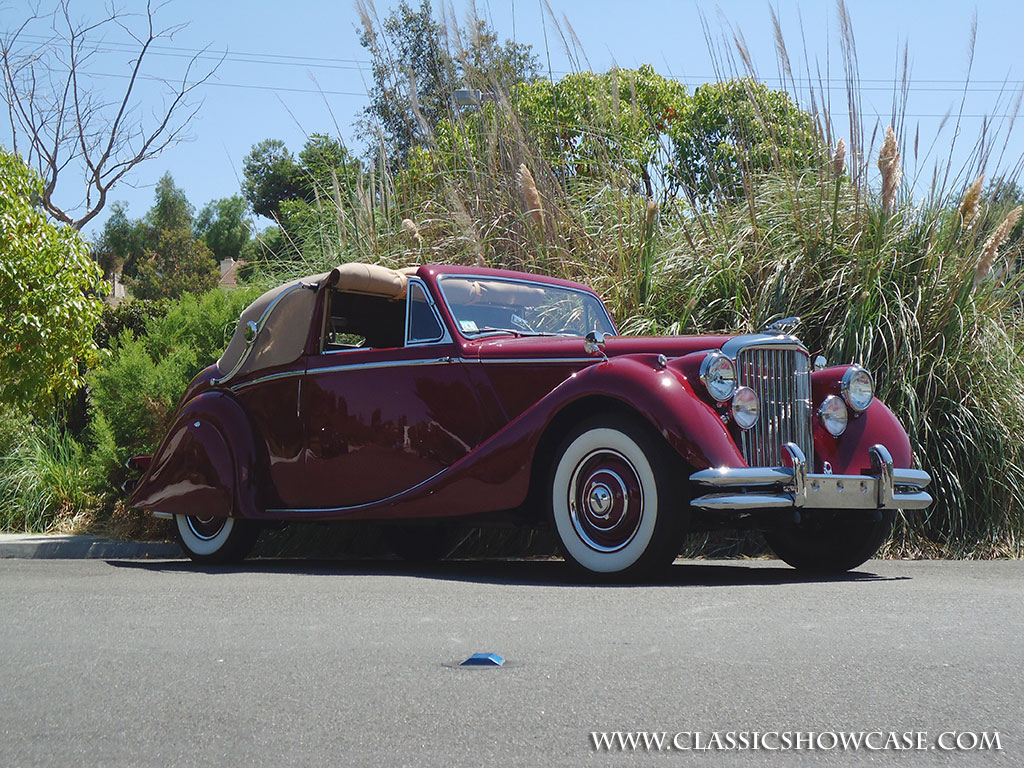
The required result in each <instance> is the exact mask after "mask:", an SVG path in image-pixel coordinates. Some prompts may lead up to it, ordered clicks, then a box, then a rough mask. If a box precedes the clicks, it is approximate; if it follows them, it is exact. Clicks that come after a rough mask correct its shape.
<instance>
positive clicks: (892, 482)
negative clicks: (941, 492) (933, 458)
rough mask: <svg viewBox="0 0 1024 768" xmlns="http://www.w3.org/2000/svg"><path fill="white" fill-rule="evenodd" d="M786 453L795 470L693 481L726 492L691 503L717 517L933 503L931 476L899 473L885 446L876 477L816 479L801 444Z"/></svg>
mask: <svg viewBox="0 0 1024 768" xmlns="http://www.w3.org/2000/svg"><path fill="white" fill-rule="evenodd" d="M784 448H785V449H786V451H787V452H788V453H789V456H790V459H791V460H792V467H722V468H720V469H703V470H701V471H700V472H694V473H693V474H692V475H690V480H692V481H693V482H695V483H699V484H701V485H706V486H711V487H713V488H718V489H725V491H724V492H719V493H709V494H707V495H706V496H700V497H698V498H696V499H694V500H693V501H691V502H690V504H692V505H693V506H695V507H698V508H700V509H706V510H709V511H715V512H743V511H748V510H755V509H793V508H799V507H809V508H815V509H878V510H881V509H923V508H924V507H927V506H928V505H929V504H931V501H932V497H931V496H930V495H928V494H927V493H925V491H924V488H925V487H926V486H927V485H928V483H930V482H931V477H929V476H928V473H927V472H922V471H920V470H917V469H896V468H895V467H893V463H892V456H891V455H890V453H889V451H888V450H886V448H885V446H884V445H873V446H871V449H870V452H871V469H872V472H871V474H870V475H814V474H808V473H807V458H806V457H805V456H804V453H803V451H801V450H800V448H799V447H798V446H797V445H796V444H795V443H786V444H785V446H784Z"/></svg>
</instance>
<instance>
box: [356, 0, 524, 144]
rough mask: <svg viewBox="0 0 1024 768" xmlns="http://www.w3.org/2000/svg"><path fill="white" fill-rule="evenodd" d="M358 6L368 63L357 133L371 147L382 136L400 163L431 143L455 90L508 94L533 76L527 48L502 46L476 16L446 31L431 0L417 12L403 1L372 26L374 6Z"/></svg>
mask: <svg viewBox="0 0 1024 768" xmlns="http://www.w3.org/2000/svg"><path fill="white" fill-rule="evenodd" d="M358 8H359V12H360V16H361V17H362V22H363V32H362V35H361V36H360V43H361V44H362V46H363V47H364V48H366V50H367V51H368V52H369V54H370V59H371V61H372V62H373V63H372V65H371V73H372V75H373V84H372V85H371V87H370V94H369V96H370V105H369V106H368V107H367V108H366V110H365V111H364V113H363V119H362V121H361V127H360V132H361V134H362V135H363V137H364V138H367V139H369V140H370V144H371V146H373V145H376V144H377V143H378V141H383V143H384V145H385V147H386V148H387V150H388V151H389V152H391V153H393V154H394V155H395V156H396V157H398V158H399V159H400V160H403V161H404V160H405V159H406V158H407V157H408V155H409V151H410V149H411V148H412V147H414V146H422V145H425V144H429V137H430V135H431V132H432V130H433V126H434V125H436V124H437V123H438V122H439V121H440V120H442V119H443V118H445V117H446V116H447V117H451V116H452V115H453V109H454V107H453V105H452V101H451V99H452V91H453V90H455V89H456V88H463V87H468V88H478V89H481V90H489V91H499V90H500V91H509V90H511V89H512V87H513V86H514V85H515V84H516V83H519V82H522V81H526V80H531V79H533V78H534V77H535V76H536V72H537V59H536V56H534V54H533V49H532V48H531V47H530V46H529V45H523V44H520V43H514V42H510V41H505V42H504V43H500V42H499V41H498V37H497V35H496V34H495V33H494V31H493V30H492V29H491V27H490V26H489V25H488V24H487V22H486V21H484V20H482V19H473V20H472V21H471V22H470V28H469V29H460V28H459V27H457V26H455V27H453V28H451V29H446V28H445V27H444V26H443V25H441V24H440V23H438V22H437V21H435V20H434V16H433V12H432V10H431V7H430V0H422V2H421V3H420V6H419V8H418V9H413V8H412V6H410V5H409V4H408V2H406V0H402V1H401V2H400V3H399V4H398V5H397V6H396V7H395V8H394V9H393V10H392V11H391V13H390V14H388V16H387V17H386V18H385V19H384V21H383V22H381V23H380V24H379V25H378V24H377V22H376V15H375V13H374V12H373V10H372V7H368V6H367V5H365V4H364V3H363V2H362V0H360V2H359V4H358Z"/></svg>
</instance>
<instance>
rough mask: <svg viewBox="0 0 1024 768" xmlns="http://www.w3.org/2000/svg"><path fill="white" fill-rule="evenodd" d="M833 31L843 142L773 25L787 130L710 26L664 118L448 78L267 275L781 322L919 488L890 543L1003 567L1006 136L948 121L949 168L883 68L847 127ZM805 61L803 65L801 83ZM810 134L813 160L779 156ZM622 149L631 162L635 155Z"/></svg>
mask: <svg viewBox="0 0 1024 768" xmlns="http://www.w3.org/2000/svg"><path fill="white" fill-rule="evenodd" d="M838 17H839V21H840V25H839V26H840V30H841V40H840V43H841V45H840V48H841V59H842V65H843V70H844V77H845V81H846V89H847V93H846V98H845V99H841V102H842V106H841V109H842V110H843V111H846V112H849V113H850V116H849V118H848V121H847V123H846V126H845V128H844V127H841V125H840V121H838V120H834V119H833V117H832V115H831V114H830V108H829V105H830V103H831V100H830V98H829V93H828V89H827V87H826V85H825V84H824V83H823V82H821V81H819V82H818V84H817V86H816V87H815V86H811V87H806V86H803V85H800V84H798V82H797V78H795V77H794V75H793V70H794V65H793V63H792V62H791V61H790V56H789V53H788V52H787V50H786V47H785V41H784V37H783V35H782V32H781V29H780V27H779V25H778V21H777V19H776V18H775V17H774V14H773V16H772V18H773V21H774V23H775V34H776V42H777V50H778V53H779V71H780V72H782V73H783V74H784V76H785V77H784V79H785V80H786V84H787V90H788V91H789V94H790V96H792V97H793V98H799V99H801V100H802V101H803V102H805V103H803V104H801V105H800V106H802V107H803V111H800V110H796V112H798V113H799V114H797V115H796V117H794V118H793V120H795V121H796V123H798V125H795V127H794V125H781V124H780V122H779V121H778V120H777V119H776V118H775V117H773V115H776V114H795V113H794V112H793V110H790V109H788V107H787V104H788V102H787V100H788V99H789V98H790V96H787V95H786V94H785V93H779V92H767V95H766V91H765V89H764V87H763V85H762V84H761V83H760V81H759V78H758V74H757V71H756V69H755V68H754V66H753V63H752V61H751V57H750V55H749V53H748V52H747V51H746V49H745V46H744V44H743V43H742V39H743V37H742V35H741V34H733V33H732V31H731V30H726V33H725V34H724V35H723V38H725V39H726V40H727V42H724V43H719V42H717V41H715V40H714V39H713V38H712V35H711V33H710V32H709V33H708V37H709V47H710V51H711V54H712V60H713V62H714V65H715V67H716V70H717V71H718V74H719V79H720V81H721V82H720V83H718V84H712V86H708V88H709V89H710V90H707V91H705V92H704V93H703V94H699V93H698V92H694V94H693V95H692V96H689V95H686V94H680V93H679V92H678V91H677V90H673V91H672V92H671V99H672V100H671V104H672V106H671V110H672V112H671V113H669V111H668V110H667V109H666V110H665V111H660V112H656V113H652V112H650V111H649V110H648V111H645V109H648V108H647V107H645V105H649V104H651V103H655V102H656V100H654V101H652V100H651V99H649V98H646V97H645V94H646V93H648V92H649V90H650V88H651V87H653V86H652V85H651V84H652V82H653V80H652V77H651V73H650V72H649V71H647V70H644V71H637V72H633V73H630V72H623V71H620V72H617V73H616V76H615V77H611V78H606V79H605V81H600V80H599V81H597V82H594V83H591V82H589V81H588V88H589V90H588V91H587V94H586V98H587V100H588V101H587V104H588V105H589V107H588V108H589V109H590V112H589V113H586V114H592V115H594V116H595V117H593V118H592V119H591V118H587V117H586V115H585V114H584V113H580V114H582V115H583V116H582V117H580V116H579V115H577V117H576V118H574V119H575V120H576V122H574V123H572V124H565V123H561V124H557V125H554V126H552V125H546V124H545V123H544V119H543V117H544V116H543V115H538V114H537V113H536V112H528V110H527V107H528V106H529V104H530V103H532V102H529V101H528V100H527V99H524V98H523V92H521V91H518V92H517V91H516V90H515V89H513V91H511V92H507V91H502V90H501V89H500V88H499V87H498V86H497V84H495V83H486V82H483V83H467V84H466V85H467V87H470V88H473V87H476V88H481V89H483V90H488V91H490V92H491V93H493V98H492V99H489V100H488V101H487V102H486V103H485V104H483V105H481V106H480V107H479V108H477V109H467V110H453V112H452V114H451V116H450V118H449V119H444V120H441V121H440V122H439V123H438V124H437V125H434V126H432V131H431V132H430V133H429V135H428V138H427V139H426V140H425V141H424V142H423V143H422V144H421V145H418V146H415V147H413V149H412V150H411V152H410V153H409V154H408V156H407V157H405V158H402V159H401V160H400V161H399V160H395V159H394V158H390V157H389V156H388V153H387V150H386V148H385V147H383V146H382V147H380V148H379V151H377V152H376V153H375V154H374V159H373V162H372V163H371V170H370V171H369V172H368V173H366V174H365V175H364V176H363V177H362V178H361V180H359V181H358V183H356V184H354V185H349V188H344V187H342V186H341V185H339V184H338V183H337V182H335V183H334V184H333V185H332V188H330V189H324V190H322V194H321V195H320V196H319V197H318V199H317V201H316V205H315V213H314V214H313V215H310V216H309V217H308V218H307V220H306V221H305V222H304V224H305V227H304V228H303V229H301V231H299V232H297V233H296V232H293V233H292V234H291V236H292V237H293V238H298V239H301V240H302V241H303V242H304V243H305V246H306V247H305V248H304V249H303V253H304V256H305V260H304V261H302V262H301V263H299V262H296V261H294V260H292V261H288V262H282V263H280V264H276V265H271V266H272V269H271V272H272V273H273V272H274V270H276V274H274V275H273V276H274V277H277V278H279V279H283V278H285V277H289V276H292V275H294V274H297V273H301V272H306V273H308V272H311V271H317V270H319V269H321V268H325V267H327V266H329V265H331V264H333V263H337V262H338V261H345V260H354V259H360V260H367V259H369V260H373V261H378V262H381V263H384V264H389V265H396V266H397V265H407V264H417V263H426V262H432V261H436V262H455V263H464V264H486V265H490V266H497V267H509V268H516V269H524V270H528V271H538V272H544V273H547V274H552V275H556V276H559V277H566V278H571V279H578V280H582V281H584V282H587V283H589V284H591V285H593V286H594V287H595V288H597V289H598V291H599V292H601V293H602V294H603V296H604V297H605V299H606V301H607V303H608V304H609V306H610V308H611V309H612V310H613V311H614V312H615V314H616V315H617V317H618V319H619V321H620V326H621V328H622V329H623V331H624V332H627V333H653V334H662V333H712V332H722V331H729V332H749V331H754V330H757V329H759V328H761V327H764V325H765V324H766V323H768V322H769V321H770V320H772V319H773V318H777V317H781V316H789V315H799V316H800V317H802V318H803V325H802V327H801V328H800V331H799V333H800V335H801V337H802V338H803V340H804V341H805V343H806V344H807V346H808V348H809V349H810V351H811V353H812V354H817V353H819V352H820V353H823V354H825V355H826V357H827V358H828V360H829V361H830V362H833V363H848V362H852V361H860V362H862V363H863V364H864V365H866V366H867V367H869V368H870V369H871V370H872V372H873V373H874V375H875V378H876V381H877V386H878V395H879V396H880V397H881V398H882V399H884V400H885V402H886V403H887V404H888V405H889V406H890V407H891V408H892V409H893V410H894V411H895V413H896V414H897V415H898V416H899V418H900V419H901V420H902V422H903V423H904V425H905V426H906V428H907V430H908V433H909V435H910V439H911V442H912V444H913V448H914V452H915V455H916V458H917V461H918V463H919V464H920V466H921V467H923V468H924V469H925V470H927V471H928V472H929V473H930V474H931V475H932V477H933V478H934V484H933V486H932V493H933V495H934V496H935V503H934V504H933V505H932V507H931V508H930V509H929V510H928V511H926V512H925V513H923V514H914V515H907V516H906V517H905V518H903V519H901V521H900V522H899V525H898V526H897V533H896V537H895V539H894V544H893V545H892V551H893V552H896V553H899V554H945V555H957V556H962V555H977V556H992V555H1011V556H1017V557H1020V556H1021V555H1022V554H1024V548H1022V544H1021V542H1022V535H1024V356H1022V330H1024V325H1022V313H1021V309H1022V301H1021V296H1022V289H1024V284H1022V278H1021V274H1020V270H1019V266H1020V263H1021V261H1022V254H1021V247H1020V243H1019V241H1018V240H1017V239H1015V238H1016V236H1015V235H1014V232H1019V229H1020V227H1019V222H1018V219H1019V217H1020V208H1019V206H1018V205H1017V203H1018V202H1019V200H1018V199H1017V198H1019V197H1020V196H1021V195H1020V194H1019V188H1018V187H1017V186H1016V182H1017V177H1016V173H1017V170H1018V169H1019V168H1020V167H1021V161H1020V160H1019V159H1018V160H1016V161H1014V160H1013V159H1010V160H1009V161H1007V159H1006V158H1004V157H1002V156H996V155H994V154H993V153H994V152H995V151H997V150H998V149H999V147H1000V146H1002V147H1003V148H1005V146H1006V143H1005V138H1006V133H1005V132H1004V134H1003V135H999V131H998V130H996V129H995V128H993V126H994V125H995V126H998V125H1000V123H999V121H997V120H989V121H985V122H983V123H982V124H981V127H980V129H979V133H978V135H976V136H971V135H969V131H968V126H967V125H966V124H964V125H961V124H960V119H961V118H960V116H959V114H958V113H957V112H956V111H954V112H953V114H952V116H951V118H950V119H951V121H952V120H955V121H956V131H954V132H953V134H952V135H953V136H954V137H956V136H959V137H960V138H959V141H961V142H967V144H968V145H969V146H973V147H974V149H973V150H972V151H971V152H969V153H968V157H967V159H966V161H960V164H958V165H954V164H953V162H952V158H953V157H954V156H955V153H954V151H953V149H954V147H953V146H952V145H951V144H948V143H947V144H943V143H942V141H943V139H941V137H942V136H944V135H945V134H941V133H940V138H939V139H937V140H936V141H933V142H932V143H931V145H929V144H928V141H927V140H926V139H923V138H922V137H921V136H920V135H919V131H918V130H916V129H913V128H912V127H911V126H908V125H907V115H906V108H905V105H906V98H907V94H908V92H909V88H908V84H909V76H908V74H907V68H906V58H905V57H904V59H903V61H904V64H903V69H902V74H901V75H900V77H899V78H898V79H897V81H896V82H895V83H894V86H893V107H892V115H891V116H890V118H889V119H888V120H883V121H878V122H875V123H871V122H868V121H865V120H864V119H863V118H862V115H861V113H860V100H861V94H860V86H859V74H858V72H857V56H856V46H855V41H854V39H853V33H852V25H851V24H850V20H849V15H848V13H847V11H846V8H845V6H844V4H843V3H842V2H841V1H840V2H839V4H838ZM706 29H710V26H708V25H706ZM969 47H970V48H971V49H973V31H972V32H971V41H970V45H969ZM804 58H805V60H806V59H807V58H808V57H807V56H806V52H805V53H804ZM394 65H395V66H396V67H397V66H398V65H399V63H397V62H395V63H394ZM814 69H815V65H814V63H813V62H812V63H810V64H808V65H807V66H806V71H807V73H808V77H807V78H803V79H802V81H803V82H806V81H807V80H809V79H810V77H809V76H810V73H811V72H812V71H814ZM819 71H820V70H819ZM606 81H607V82H606ZM602 82H606V84H607V88H605V90H602V88H604V87H605V86H604V85H602ZM698 90H699V89H698ZM645 99H646V100H645ZM658 103H660V102H658ZM666 103H667V102H666ZM698 103H699V104H702V105H703V106H702V109H705V110H719V112H718V113H715V115H714V116H713V118H709V124H710V127H709V128H708V132H707V133H706V134H704V138H702V139H700V141H697V140H695V139H693V137H692V136H679V135H676V134H673V130H675V128H674V127H673V126H672V125H669V124H667V123H666V122H665V121H666V120H667V117H666V116H671V115H675V114H677V110H678V113H679V114H683V115H685V114H687V113H686V110H687V109H689V108H690V107H688V106H687V105H693V104H698ZM659 109H661V107H659ZM772 110H775V111H772ZM960 112H961V113H962V105H961V108H960ZM627 113H628V120H627V119H625V118H623V117H622V115H625V114H627ZM557 114H558V115H560V114H563V113H561V112H559V113H557ZM1015 114H1016V107H1012V108H1011V112H1010V113H1009V119H1008V121H1006V122H1004V123H1003V126H1004V127H1005V128H1006V131H1009V130H1011V129H1012V123H1013V119H1012V118H1013V116H1014V115H1015ZM799 115H803V116H804V117H800V116H799ZM561 119H563V118H562V117H558V116H557V115H555V114H552V115H550V116H549V121H555V120H561ZM644 120H646V121H647V123H646V124H647V125H648V126H649V130H648V131H647V132H646V133H644V131H643V130H638V126H640V127H641V129H642V126H643V125H644V122H643V121H644ZM716 120H717V122H715V121H716ZM808 125H809V126H813V133H812V135H811V144H812V146H810V147H808V146H804V144H801V145H800V148H799V149H800V151H794V146H795V145H794V144H793V142H794V138H793V137H794V136H796V137H798V139H799V141H800V142H804V141H805V139H806V136H805V133H804V129H805V126H808ZM731 126H733V127H734V126H745V127H744V128H743V129H742V130H738V131H737V130H732V131H731V132H730V130H731V129H730V127H731ZM552 129H553V132H552ZM716 131H717V132H716ZM638 135H642V137H643V139H644V141H643V142H640V143H639V144H638V142H637V140H636V138H637V136H638ZM552 136H554V143H552ZM566 137H568V138H566ZM559 141H561V142H562V143H561V144H559ZM702 141H703V142H704V144H701V142H702ZM949 141H950V142H952V141H956V139H955V138H953V139H949ZM644 142H646V143H644ZM715 142H717V143H715ZM637 146H643V147H649V151H648V154H647V155H644V156H642V157H639V158H638V155H637V150H636V147H637ZM553 147H554V149H553ZM680 147H684V148H686V150H685V152H684V151H683V150H681V149H680ZM581 148H585V149H586V151H585V153H584V154H585V155H586V156H585V157H584V158H582V159H583V160H585V161H586V162H579V160H580V158H579V155H578V151H579V150H580V149H581ZM701 152H704V155H703V157H704V158H705V160H707V159H709V158H710V159H711V160H715V159H717V160H720V161H721V162H722V163H724V165H721V166H719V168H718V173H717V174H715V173H710V172H709V173H706V174H704V175H703V176H702V177H701V183H700V185H696V184H691V185H687V183H686V179H687V178H691V177H692V176H693V175H694V174H695V173H696V171H695V170H694V169H693V168H690V169H682V170H681V169H679V168H678V167H677V166H673V163H678V162H679V160H680V158H692V157H694V156H700V153H701ZM573 153H577V155H574V157H576V160H575V161H569V160H567V159H566V158H567V157H568V156H570V155H573ZM694 153H696V155H695V154H694ZM908 158H909V161H910V162H909V163H908ZM754 159H756V160H757V164H756V167H754V166H753V160H754ZM1000 161H1002V162H1000ZM712 165H713V163H712ZM709 167H710V166H709ZM1007 167H1009V168H1011V169H1012V170H1011V171H1010V172H1008V173H1007V172H1003V173H1002V175H1001V177H1000V178H999V184H998V185H997V186H996V187H995V188H993V187H992V186H989V187H985V186H984V183H983V174H984V173H985V172H988V173H989V174H990V175H993V176H994V175H998V174H999V172H1000V170H1001V169H1006V168H1007ZM697 170H700V169H697ZM688 174H689V175H688ZM652 179H653V180H654V181H653V182H652ZM657 179H663V180H665V179H667V180H668V181H664V182H663V183H660V184H659V183H658V182H657ZM672 179H676V180H679V179H682V181H681V182H679V183H676V182H674V181H672ZM993 189H996V190H998V191H999V194H993V193H992V190H993Z"/></svg>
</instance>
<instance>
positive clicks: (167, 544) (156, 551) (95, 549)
mask: <svg viewBox="0 0 1024 768" xmlns="http://www.w3.org/2000/svg"><path fill="white" fill-rule="evenodd" d="M182 557H184V555H183V554H182V551H181V547H180V546H178V544H177V543H175V542H172V541H115V540H114V539H105V538H103V537H101V536H61V535H41V534H35V533H0V560H3V559H13V558H19V559H28V560H37V559H50V560H84V559H116V560H145V559H167V558H173V559H180V558H182Z"/></svg>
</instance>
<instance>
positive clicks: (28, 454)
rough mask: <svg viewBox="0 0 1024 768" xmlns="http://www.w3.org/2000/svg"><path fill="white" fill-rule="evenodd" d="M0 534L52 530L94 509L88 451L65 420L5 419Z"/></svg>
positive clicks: (0, 446) (0, 449) (0, 433)
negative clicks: (1, 531)
mask: <svg viewBox="0 0 1024 768" xmlns="http://www.w3.org/2000/svg"><path fill="white" fill-rule="evenodd" d="M0 417H2V421H3V427H2V429H0V530H3V531H48V530H52V529H55V528H60V527H62V526H66V525H68V524H69V523H71V522H72V521H73V520H74V519H75V518H76V517H79V516H81V515H83V514H85V515H87V514H88V512H89V511H90V510H91V509H92V508H93V506H94V503H93V499H92V498H91V496H90V487H91V484H92V480H91V476H90V473H89V468H88V465H87V462H86V458H85V452H84V451H83V449H82V446H81V445H79V444H78V443H77V442H76V441H75V440H74V439H73V438H72V437H71V436H70V435H69V434H68V433H67V431H66V430H65V429H64V428H63V426H62V424H61V423H60V422H61V420H60V419H59V418H56V417H55V418H52V419H50V421H49V422H47V423H46V424H44V425H38V424H35V423H33V422H32V421H31V420H30V419H29V418H27V417H25V416H21V415H18V414H16V413H13V412H10V411H6V412H4V413H2V414H0Z"/></svg>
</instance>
